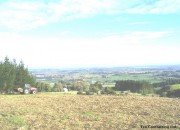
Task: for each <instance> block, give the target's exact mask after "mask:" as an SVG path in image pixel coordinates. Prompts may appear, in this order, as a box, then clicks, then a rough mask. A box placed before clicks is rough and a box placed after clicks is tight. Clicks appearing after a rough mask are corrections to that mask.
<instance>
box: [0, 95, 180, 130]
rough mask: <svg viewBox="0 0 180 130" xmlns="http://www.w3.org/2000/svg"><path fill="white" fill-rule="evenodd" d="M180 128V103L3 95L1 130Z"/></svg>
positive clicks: (135, 98)
mask: <svg viewBox="0 0 180 130" xmlns="http://www.w3.org/2000/svg"><path fill="white" fill-rule="evenodd" d="M141 125H143V126H145V125H151V126H154V125H158V126H159V125H161V126H177V127H180V100H179V99H171V98H161V97H143V96H130V95H127V96H83V95H74V94H69V95H65V94H54V93H53V94H50V93H49V94H37V95H0V130H18V129H19V130H28V129H29V130H31V129H32V130H126V129H127V130H129V129H132V130H140V129H141Z"/></svg>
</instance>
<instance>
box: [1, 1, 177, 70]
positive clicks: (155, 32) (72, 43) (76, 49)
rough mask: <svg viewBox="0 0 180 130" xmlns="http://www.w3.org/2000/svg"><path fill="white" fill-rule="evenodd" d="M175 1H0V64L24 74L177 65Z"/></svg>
mask: <svg viewBox="0 0 180 130" xmlns="http://www.w3.org/2000/svg"><path fill="white" fill-rule="evenodd" d="M179 23H180V0H128V1H125V0H38V1H37V0H31V1H29V0H0V45H1V47H0V59H1V60H3V58H4V57H5V56H6V55H7V56H8V57H9V58H10V59H13V58H15V59H17V60H21V59H22V60H23V61H24V62H25V64H26V65H28V67H29V68H36V67H38V68H39V67H42V68H47V67H48V68H49V67H63V68H64V67H67V68H69V67H70V68H72V67H73V68H74V67H91V66H98V67H106V66H107V67H110V66H127V65H128V66H136V65H164V64H180V58H178V57H179V56H180V51H179V50H180V37H179V36H180V24H179Z"/></svg>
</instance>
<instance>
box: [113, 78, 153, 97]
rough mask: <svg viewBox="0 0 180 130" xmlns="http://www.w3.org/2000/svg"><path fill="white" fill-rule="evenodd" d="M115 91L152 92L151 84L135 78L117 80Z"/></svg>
mask: <svg viewBox="0 0 180 130" xmlns="http://www.w3.org/2000/svg"><path fill="white" fill-rule="evenodd" d="M114 90H116V91H131V92H133V93H142V94H148V93H153V91H154V90H153V86H152V84H150V83H149V82H147V81H144V80H142V81H136V80H119V81H116V84H115V88H114Z"/></svg>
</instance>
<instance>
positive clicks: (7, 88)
mask: <svg viewBox="0 0 180 130" xmlns="http://www.w3.org/2000/svg"><path fill="white" fill-rule="evenodd" d="M26 83H28V84H31V85H35V83H36V80H35V78H34V77H33V76H32V75H31V74H30V72H29V71H28V68H27V67H25V65H24V63H23V61H20V63H19V64H18V63H16V60H15V59H13V60H12V61H11V60H10V59H9V58H8V57H7V56H6V57H5V58H4V60H3V61H0V92H1V93H10V92H12V91H13V89H15V88H17V87H24V84H26Z"/></svg>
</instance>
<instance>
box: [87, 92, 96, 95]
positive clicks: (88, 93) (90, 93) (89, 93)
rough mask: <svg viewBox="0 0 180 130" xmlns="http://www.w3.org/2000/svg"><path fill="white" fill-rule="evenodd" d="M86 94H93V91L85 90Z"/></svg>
mask: <svg viewBox="0 0 180 130" xmlns="http://www.w3.org/2000/svg"><path fill="white" fill-rule="evenodd" d="M86 95H94V93H93V92H90V91H86Z"/></svg>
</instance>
